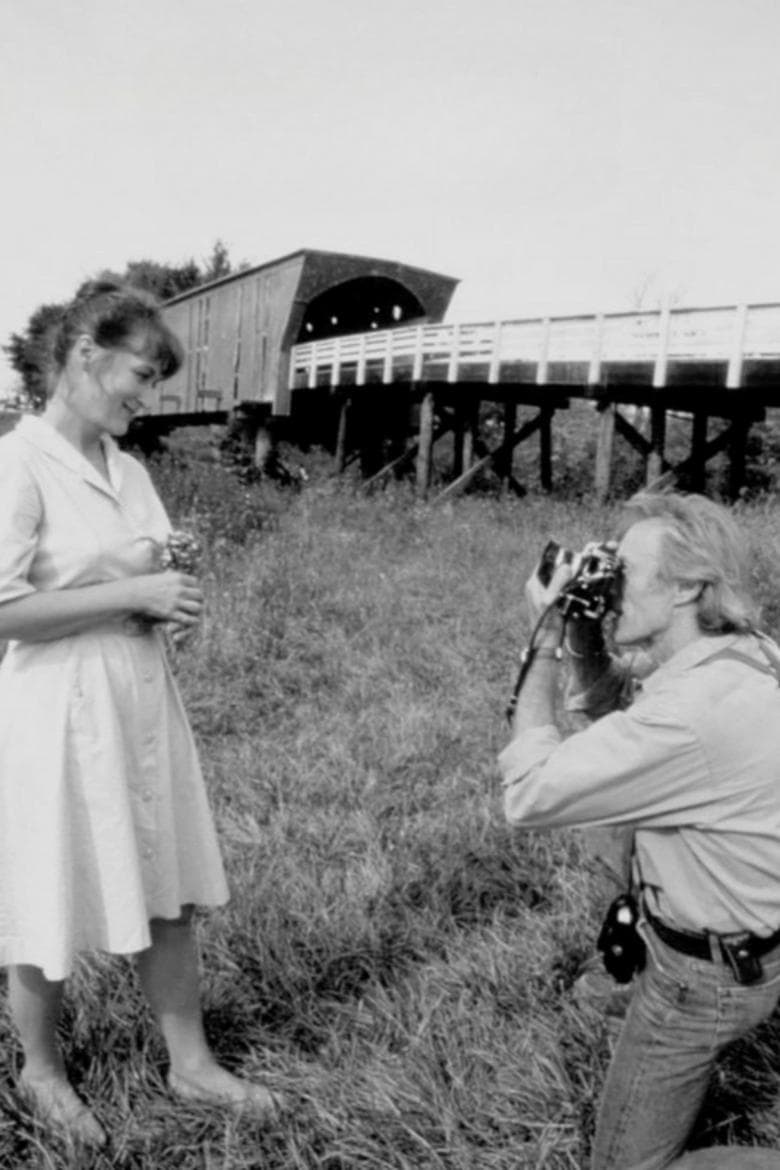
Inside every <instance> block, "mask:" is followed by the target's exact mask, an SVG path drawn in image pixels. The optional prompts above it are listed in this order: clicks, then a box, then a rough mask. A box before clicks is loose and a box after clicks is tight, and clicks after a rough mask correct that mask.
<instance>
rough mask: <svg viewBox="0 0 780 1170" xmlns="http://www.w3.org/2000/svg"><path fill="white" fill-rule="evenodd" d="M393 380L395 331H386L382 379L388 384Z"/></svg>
mask: <svg viewBox="0 0 780 1170" xmlns="http://www.w3.org/2000/svg"><path fill="white" fill-rule="evenodd" d="M392 380H393V331H392V329H388V330H387V331H386V332H385V354H384V360H383V362H382V381H383V382H384V383H385V384H387V383H388V382H392Z"/></svg>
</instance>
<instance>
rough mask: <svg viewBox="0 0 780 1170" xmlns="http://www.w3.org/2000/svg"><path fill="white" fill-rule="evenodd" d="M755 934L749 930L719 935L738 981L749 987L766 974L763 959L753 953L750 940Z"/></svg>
mask: <svg viewBox="0 0 780 1170" xmlns="http://www.w3.org/2000/svg"><path fill="white" fill-rule="evenodd" d="M752 938H753V935H752V934H750V932H749V931H743V932H742V933H741V934H722V935H720V936H719V942H720V949H721V953H722V955H723V958H724V959H725V960H726V962H727V964H728V966H729V967H730V968H731V972H732V974H733V976H734V978H735V979H736V981H737V983H740V984H742V986H743V987H749V986H750V985H751V984H753V983H758V982H759V981H760V980H761V979H762V977H763V974H764V968H763V967H762V966H761V960H760V958H759V957H758V955H755V954H753V951H752V950H751V948H750V941H751V939H752Z"/></svg>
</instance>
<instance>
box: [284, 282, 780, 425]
mask: <svg viewBox="0 0 780 1170" xmlns="http://www.w3.org/2000/svg"><path fill="white" fill-rule="evenodd" d="M377 382H382V383H393V382H439V383H441V382H446V383H463V382H481V383H483V384H488V385H495V386H499V385H501V384H510V383H511V384H515V385H525V386H528V387H530V386H537V387H545V386H549V387H553V386H555V387H556V388H558V389H561V388H566V389H567V392H568V393H570V394H572V395H587V394H589V393H591V392H592V388H594V387H598V388H599V392H600V395H601V396H606V397H613V399H614V400H615V401H621V402H645V401H650V400H652V395H651V393H650V392H652V391H655V392H657V391H666V393H665V394H661V395H658V396H657V398H661V397H662V398H664V399H665V400H666V403H667V405H668V406H669V407H672V408H673V407H674V406H675V405H676V403H675V401H674V398H675V395H674V394H673V393H671V392H672V391H676V390H678V389H679V390H680V391H684V390H685V389H688V390H690V389H692V388H695V390H696V391H697V393H698V392H702V393H705V392H706V391H708V390H712V391H721V392H723V391H734V390H742V391H750V394H749V397H751V398H752V399H753V401H754V402H760V403H761V404H763V405H780V303H773V304H762V305H733V306H726V307H720V308H706V309H672V310H669V309H664V310H658V311H653V312H631V313H607V314H595V315H591V316H567V317H545V318H534V319H527V320H507V321H495V322H479V323H476V324H458V323H454V324H445V325H417V326H407V327H401V328H397V329H385V330H376V331H374V332H371V333H361V334H350V335H346V336H341V337H333V338H326V339H324V340H320V341H314V342H308V343H305V344H302V345H296V346H294V347H293V348H292V350H291V355H290V388H291V389H301V388H304V387H308V388H310V389H314V388H316V387H319V386H362V385H366V384H368V383H377ZM681 396H682V395H681ZM746 397H747V395H746ZM656 400H657V399H656ZM681 409H682V407H681Z"/></svg>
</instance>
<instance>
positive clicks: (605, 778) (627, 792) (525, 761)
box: [499, 702, 710, 828]
mask: <svg viewBox="0 0 780 1170" xmlns="http://www.w3.org/2000/svg"><path fill="white" fill-rule="evenodd" d="M640 708H641V709H640ZM499 769H500V772H501V776H502V779H503V783H504V811H505V813H506V817H507V819H508V820H509V821H510V822H511V823H513V824H522V825H525V826H526V827H528V828H532V827H542V826H561V825H620V824H630V823H632V822H637V821H641V822H642V824H644V825H645V826H651V825H652V826H654V827H657V828H663V827H667V826H673V825H679V824H680V821H681V819H683V820H687V821H689V823H693V822H697V821H699V820H700V819H701V818H705V819H706V817H707V809H708V805H709V803H710V800H709V795H708V793H707V791H706V785H702V784H701V783H696V782H694V783H692V781H696V780H700V779H701V778H702V777H706V776H707V761H706V758H705V755H704V752H703V749H702V746H701V744H700V743H699V741H698V739H697V737H696V735H695V734H694V733H693V731H692V730H691V729H690V728H689V727H686V726H685V725H684V724H683V723H682V722H680V721H679V720H678V719H677V718H675V716H674V715H673V714H672V713H670V712H668V711H664V710H663V709H662V708H661V707H659V706H658V705H657V704H655V703H647V702H645V703H641V704H637V705H636V706H634V707H632V708H631V709H629V710H628V711H617V712H614V713H613V714H611V715H606V716H604V718H603V719H600V720H598V722H596V723H594V724H593V725H592V726H590V727H588V728H586V729H585V730H584V731H581V732H578V733H576V734H575V735H572V736H570V737H569V738H568V739H566V740H563V741H562V740H561V736H560V735H559V733H558V731H557V729H556V728H555V727H553V726H545V727H539V728H534V729H533V730H532V731H529V732H526V733H524V734H523V735H521V736H518V738H517V739H516V740H514V741H513V742H511V743H510V744H509V745H508V746H507V747H506V748H505V749H504V751H503V752H502V753H501V755H500V756H499Z"/></svg>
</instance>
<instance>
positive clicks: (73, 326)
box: [52, 280, 184, 378]
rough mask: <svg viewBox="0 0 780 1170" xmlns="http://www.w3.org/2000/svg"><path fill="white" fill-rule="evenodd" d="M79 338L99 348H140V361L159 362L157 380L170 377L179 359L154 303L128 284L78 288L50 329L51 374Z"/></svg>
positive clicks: (177, 346) (96, 282)
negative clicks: (85, 335)
mask: <svg viewBox="0 0 780 1170" xmlns="http://www.w3.org/2000/svg"><path fill="white" fill-rule="evenodd" d="M84 333H86V334H88V335H89V336H90V337H91V338H92V340H93V341H94V342H95V344H96V345H99V346H100V347H101V348H103V349H122V348H126V347H128V346H130V345H131V344H132V346H133V348H136V347H140V352H142V353H143V355H144V356H145V357H148V358H149V359H150V360H153V361H156V362H159V364H160V374H161V376H162V377H163V378H170V377H171V375H172V374H175V373H176V371H177V370H178V369H180V367H181V364H182V362H183V360H184V351H183V349H182V346H181V342H180V341H179V339H178V337H177V336H176V334H175V333H174V332H173V331H172V330H171V329H169V327H168V325H167V324H166V323H165V321H164V320H163V318H162V314H161V312H160V304H159V301H157V300H156V299H155V298H154V297H152V296H150V295H149V294H148V293H146V292H144V291H143V290H141V289H138V288H133V287H132V286H130V285H121V284H117V283H115V282H114V281H109V280H89V281H87V282H86V283H85V284H82V285H81V287H80V288H79V290H78V292H77V293H76V295H75V297H74V298H73V300H72V301H71V302H70V304H69V305H66V307H65V309H64V311H63V314H62V316H61V318H60V320H59V323H58V325H57V326H56V327H55V332H54V338H53V342H52V359H53V364H54V367H55V371H56V372H57V373H59V372H60V371H61V370H62V369H63V368H64V366H65V363H66V361H67V359H68V354H69V353H70V351H71V349H72V348H73V345H74V344H75V342H76V341H77V339H78V338H79V337H81V335H82V334H84Z"/></svg>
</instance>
